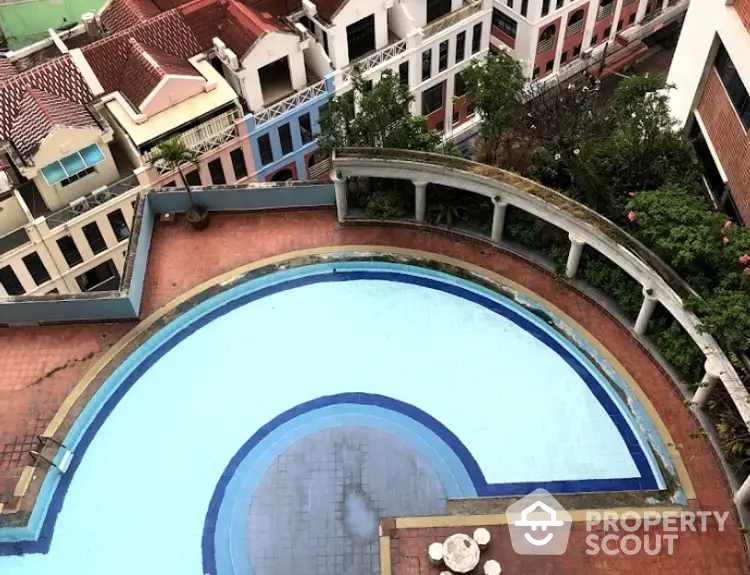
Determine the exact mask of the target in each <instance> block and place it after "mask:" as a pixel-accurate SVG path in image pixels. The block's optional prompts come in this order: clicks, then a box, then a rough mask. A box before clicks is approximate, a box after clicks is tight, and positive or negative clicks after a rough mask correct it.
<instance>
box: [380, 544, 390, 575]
mask: <svg viewBox="0 0 750 575" xmlns="http://www.w3.org/2000/svg"><path fill="white" fill-rule="evenodd" d="M380 575H391V537H390V536H389V535H381V536H380Z"/></svg>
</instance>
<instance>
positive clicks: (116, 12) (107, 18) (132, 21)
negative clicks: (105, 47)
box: [101, 0, 161, 32]
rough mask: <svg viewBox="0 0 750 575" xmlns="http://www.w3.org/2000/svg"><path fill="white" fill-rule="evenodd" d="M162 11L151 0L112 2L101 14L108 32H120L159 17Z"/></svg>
mask: <svg viewBox="0 0 750 575" xmlns="http://www.w3.org/2000/svg"><path fill="white" fill-rule="evenodd" d="M159 14H161V10H160V9H159V7H158V6H156V5H155V4H154V3H153V2H151V1H150V0H111V1H110V2H109V4H107V6H105V8H104V10H102V12H101V19H102V24H104V27H105V28H107V30H110V31H112V32H119V31H121V30H125V29H126V28H130V27H131V26H135V25H137V24H140V23H141V22H145V21H146V20H148V19H149V18H153V17H154V16H158V15H159Z"/></svg>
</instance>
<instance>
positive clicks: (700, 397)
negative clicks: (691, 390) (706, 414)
mask: <svg viewBox="0 0 750 575" xmlns="http://www.w3.org/2000/svg"><path fill="white" fill-rule="evenodd" d="M704 368H705V370H706V374H705V375H704V376H703V379H702V380H701V386H700V387H699V388H698V390H697V391H696V392H695V395H693V402H692V403H693V409H695V410H698V409H703V408H704V407H706V404H707V403H708V398H709V397H710V396H711V392H713V390H714V388H715V387H716V384H718V383H719V382H720V381H721V374H722V370H721V367H720V366H719V362H718V361H716V358H714V357H713V356H712V355H710V356H708V357H707V358H706V363H705V364H704Z"/></svg>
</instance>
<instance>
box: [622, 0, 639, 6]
mask: <svg viewBox="0 0 750 575" xmlns="http://www.w3.org/2000/svg"><path fill="white" fill-rule="evenodd" d="M633 2H638V0H622V5H623V6H629V5H630V4H632V3H633Z"/></svg>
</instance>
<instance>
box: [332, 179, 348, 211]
mask: <svg viewBox="0 0 750 575" xmlns="http://www.w3.org/2000/svg"><path fill="white" fill-rule="evenodd" d="M331 180H333V188H334V191H335V192H336V214H337V215H338V218H339V222H343V221H344V220H345V219H346V214H347V212H348V211H349V209H348V207H347V204H346V178H344V177H343V176H342V175H341V172H338V171H337V172H334V173H333V174H332V175H331Z"/></svg>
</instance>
